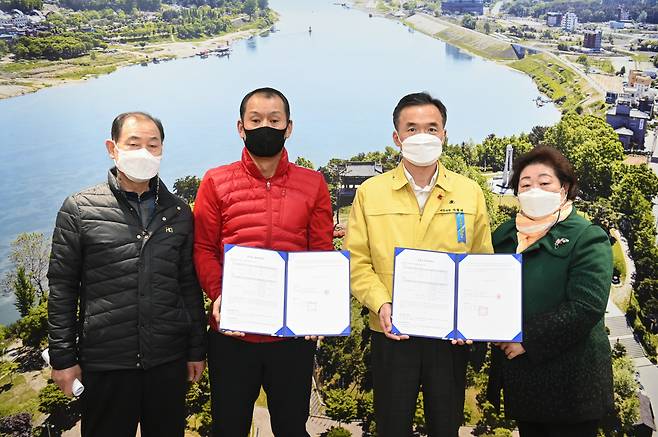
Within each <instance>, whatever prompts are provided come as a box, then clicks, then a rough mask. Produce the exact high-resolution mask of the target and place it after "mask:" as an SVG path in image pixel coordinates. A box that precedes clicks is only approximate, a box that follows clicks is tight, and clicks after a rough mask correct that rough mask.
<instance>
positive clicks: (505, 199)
mask: <svg viewBox="0 0 658 437" xmlns="http://www.w3.org/2000/svg"><path fill="white" fill-rule="evenodd" d="M493 199H494V204H495V205H496V206H500V205H505V206H515V207H517V208H518V207H519V200H518V199H517V198H516V196H511V195H510V196H499V195H494V196H493Z"/></svg>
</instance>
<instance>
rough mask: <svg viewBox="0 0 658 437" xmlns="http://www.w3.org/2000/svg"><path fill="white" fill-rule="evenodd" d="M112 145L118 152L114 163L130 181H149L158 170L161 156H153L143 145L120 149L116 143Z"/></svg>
mask: <svg viewBox="0 0 658 437" xmlns="http://www.w3.org/2000/svg"><path fill="white" fill-rule="evenodd" d="M114 147H115V148H116V150H117V154H118V156H117V158H115V159H114V163H115V164H116V166H117V168H118V169H119V170H121V172H122V173H123V174H125V175H126V177H128V179H130V180H131V181H133V182H137V183H141V182H146V181H149V180H151V179H152V178H153V177H155V175H157V174H158V172H159V171H160V161H161V160H162V156H153V155H152V154H151V152H149V151H148V150H146V149H144V148H143V147H142V148H139V149H137V150H122V149H120V148H119V147H118V146H117V145H115V146H114Z"/></svg>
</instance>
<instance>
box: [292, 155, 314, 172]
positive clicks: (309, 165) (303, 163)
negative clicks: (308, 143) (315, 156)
mask: <svg viewBox="0 0 658 437" xmlns="http://www.w3.org/2000/svg"><path fill="white" fill-rule="evenodd" d="M295 164H297V165H299V166H300V167H306V168H310V169H311V170H315V166H314V165H313V163H312V162H311V161H310V160H308V159H306V158H304V157H303V156H298V157H297V159H296V160H295Z"/></svg>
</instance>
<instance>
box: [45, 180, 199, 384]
mask: <svg viewBox="0 0 658 437" xmlns="http://www.w3.org/2000/svg"><path fill="white" fill-rule="evenodd" d="M158 185H159V188H158V197H157V201H156V207H155V212H154V214H153V217H152V219H151V221H150V222H149V224H148V226H146V228H143V227H142V225H141V223H140V220H139V217H138V215H137V213H136V212H135V211H134V209H133V208H132V207H131V205H130V203H129V202H128V200H127V197H126V195H125V193H123V192H122V191H121V190H120V188H119V185H118V183H117V179H116V169H112V170H110V172H109V174H108V182H107V183H105V184H100V185H97V186H95V187H92V188H89V189H86V190H84V191H81V192H79V193H77V194H74V195H72V196H70V197H68V198H67V199H66V200H65V201H64V204H63V205H62V208H61V209H60V211H59V213H58V215H57V223H56V225H55V231H54V234H53V246H52V253H51V256H50V267H49V269H48V281H49V285H50V296H49V298H48V325H49V333H48V334H49V343H50V346H49V347H50V360H51V364H52V366H53V368H55V369H64V368H67V367H71V366H74V365H75V364H80V366H81V367H82V368H83V369H84V370H85V371H99V370H119V369H139V368H142V369H148V368H151V367H155V366H158V365H160V364H164V363H167V362H170V361H174V360H178V359H186V360H187V361H201V360H203V359H204V358H205V344H204V339H205V326H206V323H205V318H204V311H203V298H202V292H201V290H200V288H199V285H198V282H197V279H196V275H195V272H194V264H193V262H192V247H193V236H194V232H193V218H192V213H191V211H190V208H189V207H188V206H187V204H186V203H185V202H183V201H182V200H181V199H179V198H178V197H176V196H174V195H173V194H171V193H170V192H169V191H168V190H167V189H166V187H165V186H164V184H163V183H162V182H159V184H158Z"/></svg>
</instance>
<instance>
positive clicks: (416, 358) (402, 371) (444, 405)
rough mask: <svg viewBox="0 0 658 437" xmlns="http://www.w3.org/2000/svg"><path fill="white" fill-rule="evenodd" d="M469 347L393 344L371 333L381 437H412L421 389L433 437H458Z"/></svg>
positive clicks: (417, 341)
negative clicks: (417, 400)
mask: <svg viewBox="0 0 658 437" xmlns="http://www.w3.org/2000/svg"><path fill="white" fill-rule="evenodd" d="M467 361H468V347H467V346H456V345H455V346H453V345H452V344H450V342H449V341H444V340H435V339H429V338H420V337H411V338H410V339H408V340H402V341H395V340H389V339H388V338H386V337H385V336H384V334H381V333H379V332H373V333H372V376H373V389H374V398H375V399H374V405H375V420H376V421H377V435H378V436H379V437H407V436H411V435H412V424H413V417H414V413H415V411H416V399H417V398H418V392H419V390H421V389H422V391H423V400H424V405H425V423H426V427H427V433H428V435H429V436H430V437H457V435H458V433H459V427H460V426H461V424H462V421H463V417H464V392H465V388H466V387H465V386H466V363H467Z"/></svg>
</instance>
